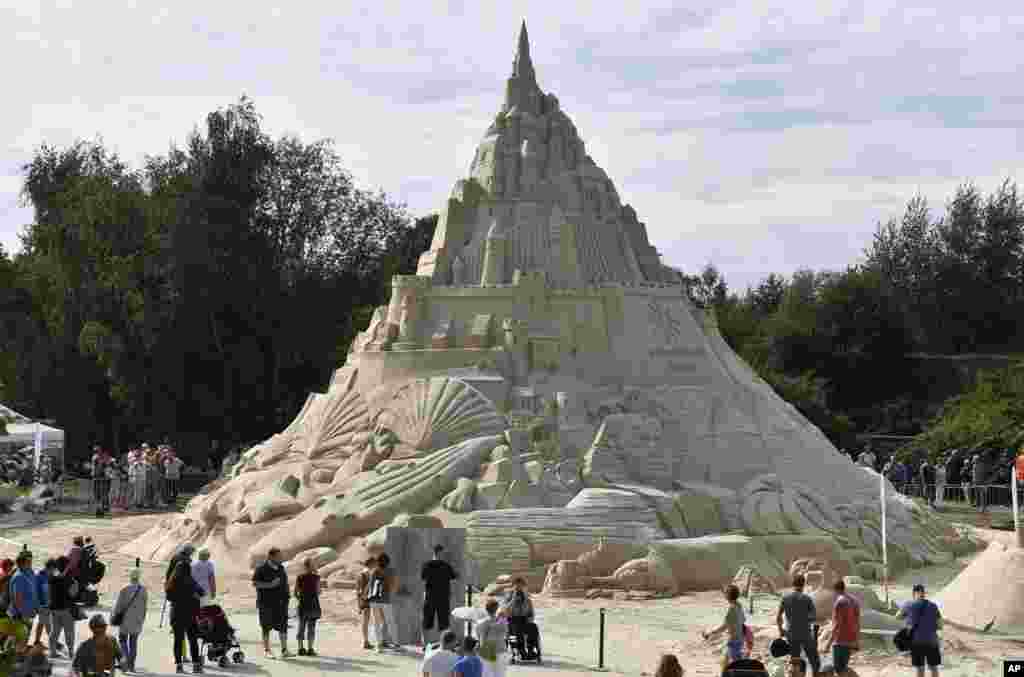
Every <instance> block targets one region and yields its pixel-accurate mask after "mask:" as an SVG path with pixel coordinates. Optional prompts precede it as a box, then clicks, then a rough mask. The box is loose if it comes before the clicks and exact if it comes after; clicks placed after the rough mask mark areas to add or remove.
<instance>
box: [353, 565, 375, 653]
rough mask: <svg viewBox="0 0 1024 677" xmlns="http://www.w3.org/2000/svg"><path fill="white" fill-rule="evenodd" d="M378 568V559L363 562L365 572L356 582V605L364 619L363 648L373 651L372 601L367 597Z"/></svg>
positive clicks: (360, 574)
mask: <svg viewBox="0 0 1024 677" xmlns="http://www.w3.org/2000/svg"><path fill="white" fill-rule="evenodd" d="M375 566H377V558H376V557H370V558H368V559H367V560H366V561H365V562H363V570H362V571H360V572H359V578H358V579H357V580H356V604H357V605H358V607H359V615H360V617H361V618H362V629H363V648H364V649H372V648H373V647H372V646H371V645H370V600H369V599H367V597H366V595H367V592H368V589H369V587H370V575H371V574H372V573H373V568H374V567H375Z"/></svg>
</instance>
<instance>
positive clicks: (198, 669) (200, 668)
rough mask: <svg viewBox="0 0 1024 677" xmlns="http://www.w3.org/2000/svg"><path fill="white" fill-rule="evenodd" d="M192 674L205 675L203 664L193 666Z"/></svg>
mask: <svg viewBox="0 0 1024 677" xmlns="http://www.w3.org/2000/svg"><path fill="white" fill-rule="evenodd" d="M192 674H193V675H201V674H203V666H202V665H201V664H196V665H193V666H192Z"/></svg>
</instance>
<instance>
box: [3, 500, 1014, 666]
mask: <svg viewBox="0 0 1024 677" xmlns="http://www.w3.org/2000/svg"><path fill="white" fill-rule="evenodd" d="M160 517H161V516H160V515H136V516H121V517H116V518H113V519H95V518H93V517H90V516H78V515H62V516H53V517H50V518H47V520H46V521H44V522H42V523H37V524H29V523H26V522H25V521H24V520H15V519H11V518H8V519H7V520H6V521H3V522H0V556H2V557H13V556H14V555H15V554H16V552H17V551H18V550H19V549H20V547H21V544H23V543H24V544H27V545H28V546H29V548H30V549H31V550H32V551H33V552H34V553H35V555H36V560H37V561H39V559H40V558H41V557H43V556H44V555H45V556H56V555H58V554H60V553H61V552H63V551H65V550H66V549H67V546H68V544H70V542H71V538H72V537H73V536H75V535H79V534H81V535H91V536H92V537H93V538H94V539H95V540H96V542H97V543H98V545H99V550H100V553H101V556H102V558H103V559H104V561H105V562H107V564H108V570H107V571H108V573H107V576H106V577H105V579H104V580H103V581H102V583H101V584H100V586H99V591H100V595H101V606H100V608H99V609H98V610H99V611H102V612H104V613H109V604H110V603H112V601H113V599H114V597H115V596H116V592H117V591H118V590H119V589H120V588H121V587H122V586H124V585H125V584H126V583H127V572H128V570H129V569H130V568H131V566H132V565H133V564H134V561H133V559H132V558H130V557H126V556H124V555H120V554H118V553H117V552H116V550H117V548H118V547H119V546H120V545H121V544H123V543H125V542H127V541H129V540H131V539H132V538H134V537H135V536H136V535H138V534H139V533H142V532H143V531H145V530H146V529H148V528H149V527H150V526H151V525H152V524H153V523H154V522H156V521H157V520H159V519H160ZM982 534H983V536H985V537H988V538H993V539H999V540H1004V539H1005V540H1010V539H1012V535H1011V534H1009V533H1007V532H1000V531H988V530H982ZM967 563H968V560H967V559H963V560H960V561H958V562H956V563H954V564H951V565H948V566H944V567H930V568H928V569H921V570H916V571H913V572H909V573H908V574H906V575H904V576H903V577H902V578H901V579H899V580H897V581H895V582H894V583H893V585H892V586H891V587H890V597H891V598H892V599H894V600H896V601H903V600H907V599H909V598H910V596H911V595H910V587H911V586H912V585H913V584H914V583H916V582H923V583H925V585H926V586H928V588H929V589H930V590H933V591H936V592H937V591H938V590H939V589H941V587H942V586H943V585H945V584H946V583H948V582H949V581H950V580H952V579H953V577H955V576H956V574H957V573H958V572H959V571H960V569H962V568H963V567H964V566H966V565H967ZM165 567H166V564H165V563H163V562H141V568H142V570H143V582H144V584H145V585H146V586H147V587H148V589H149V590H150V591H151V593H150V595H151V597H150V608H149V616H148V618H147V621H146V628H145V633H144V637H143V640H142V649H141V652H140V658H139V661H138V664H139V667H140V669H141V670H143V671H144V672H145V673H148V674H152V675H164V674H167V675H170V674H172V673H173V667H174V665H173V660H172V658H171V642H170V638H169V635H168V628H167V626H166V623H165V624H164V627H163V628H160V627H158V626H159V619H160V612H161V604H162V602H163V597H162V594H161V593H162V583H163V572H164V570H165ZM220 587H221V591H222V592H221V595H220V597H221V600H220V603H221V604H222V606H224V608H225V610H226V611H227V612H228V615H229V617H230V618H231V621H232V623H233V624H234V625H235V626H236V628H238V630H239V636H240V638H241V642H242V646H243V650H244V651H245V652H246V654H247V657H246V663H245V664H243V665H240V666H232V667H230V668H227V669H223V670H222V669H220V668H218V667H216V666H208V670H207V672H208V673H209V674H213V675H219V674H224V675H228V674H237V675H249V674H266V675H272V676H275V677H276V676H281V677H283V676H284V675H286V674H287V675H289V677H292V676H294V677H300V676H305V675H323V674H325V673H331V672H353V673H358V674H365V675H380V676H381V677H397V676H398V675H403V676H405V675H416V674H421V673H420V672H419V658H418V656H417V654H416V653H415V651H414V650H413V649H411V648H410V649H409V650H407V651H404V652H401V653H398V652H393V653H387V654H383V655H378V654H376V653H373V652H368V651H364V650H363V649H362V639H361V636H360V633H359V629H358V626H357V625H356V616H355V613H354V602H353V598H352V594H353V593H352V592H351V591H341V590H329V591H327V592H325V594H324V597H323V598H322V602H323V603H322V606H323V609H324V620H323V621H322V622H321V627H320V632H319V634H320V641H319V642H318V650H319V652H320V654H321V655H320V656H319V657H316V658H294V659H290V660H288V661H280V660H277V661H268V660H266V659H264V658H263V656H262V653H263V652H262V648H261V646H260V643H259V631H258V628H257V625H256V618H255V613H254V606H255V594H254V591H253V590H252V586H251V585H250V583H249V581H248V580H246V579H245V578H243V577H237V578H230V579H227V580H221V581H220ZM879 594H880V595H882V594H883V593H882V591H881V590H879ZM747 604H748V602H747V601H746V600H744V606H746V605H747ZM753 604H754V613H753V614H752V616H751V625H753V626H754V628H755V632H756V646H755V655H758V654H759V655H760V656H759V657H762V658H763V659H765V657H767V656H768V652H767V644H768V642H769V641H771V639H773V638H774V637H775V631H774V629H773V627H774V615H775V610H776V606H777V604H778V601H777V598H774V597H771V596H763V597H756V598H755V599H754V602H753ZM535 605H536V606H537V608H538V621H539V624H540V626H541V631H542V636H543V646H544V654H545V662H544V664H543V665H541V666H534V665H516V666H512V667H511V668H510V669H509V674H510V675H519V676H521V677H535V676H539V675H548V676H552V675H558V676H560V677H575V676H577V675H584V674H590V673H591V672H592V671H593V669H594V668H595V667H596V666H597V664H598V634H599V632H598V627H599V617H600V611H599V610H600V608H601V607H606V608H607V612H606V639H605V654H604V665H605V668H606V670H607V674H609V675H644V674H647V675H650V674H652V673H653V672H654V667H655V666H656V664H657V661H658V658H659V656H660V654H662V653H675V654H677V655H678V656H679V657H680V660H681V662H682V664H683V666H684V667H685V668H686V671H687V674H688V675H707V676H712V675H716V674H718V667H717V665H718V655H719V651H720V647H719V646H718V645H709V644H707V643H705V642H704V641H702V640H701V638H700V630H702V629H707V628H710V627H713V626H715V625H717V624H718V623H719V622H720V620H721V616H722V613H723V603H722V601H721V596H720V595H719V594H718V593H714V592H708V593H697V594H690V595H684V596H682V597H677V598H674V599H668V600H655V601H644V602H639V601H637V602H625V601H613V600H600V601H583V600H554V599H549V598H545V597H544V596H538V597H537V598H536V600H535ZM78 631H79V637H80V639H79V641H81V638H83V637H84V633H85V632H86V628H85V624H84V623H80V624H79V625H78ZM943 639H944V644H945V647H944V662H945V666H944V670H943V674H944V675H953V676H956V677H988V676H989V675H992V676H996V675H1002V674H1003V671H1002V661H1003V659H1004V658H1007V657H1024V642H1017V641H1011V640H1008V639H1000V638H996V637H992V636H984V637H983V636H979V635H978V634H976V633H972V632H968V631H966V630H962V629H955V628H950V627H947V629H946V630H945V631H944V632H943ZM291 649H292V651H294V650H295V644H294V640H291ZM766 662H767V663H768V664H769V666H770V668H772V670H771V671H772V672H773V673H774V667H775V666H777V665H779V664H778V662H773V661H771V660H767V659H766ZM67 666H68V663H67V661H61V660H58V661H57V662H56V664H55V674H56V675H65V674H67ZM853 667H854V668H855V669H856V670H857V671H858V673H859V674H860V675H862V676H864V677H882V676H895V675H908V674H913V671H912V669H911V667H910V664H909V658H908V657H907V656H905V655H904V656H901V655H898V654H895V653H893V651H892V645H891V641H888V640H878V641H875V642H874V643H873V644H872V645H871V646H866V647H865V650H863V651H861V652H859V653H858V654H856V655H855V657H854V659H853Z"/></svg>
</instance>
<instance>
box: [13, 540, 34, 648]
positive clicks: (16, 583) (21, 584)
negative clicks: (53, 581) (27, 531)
mask: <svg viewBox="0 0 1024 677" xmlns="http://www.w3.org/2000/svg"><path fill="white" fill-rule="evenodd" d="M14 564H15V566H17V570H16V571H15V572H14V575H12V576H11V579H10V581H9V582H8V584H7V585H8V586H9V587H8V596H9V599H10V606H9V607H8V608H7V615H8V616H9V617H10V618H11V619H12V620H14V621H15V622H18V623H22V624H24V626H25V637H26V638H27V637H28V634H29V632H30V631H31V630H32V624H33V623H34V622H35V619H36V614H37V613H38V612H39V583H38V581H37V580H36V573H35V571H33V570H32V553H30V552H28V551H27V550H22V551H21V552H20V553H18V557H17V558H16V559H15V560H14Z"/></svg>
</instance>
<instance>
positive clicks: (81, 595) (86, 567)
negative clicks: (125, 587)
mask: <svg viewBox="0 0 1024 677" xmlns="http://www.w3.org/2000/svg"><path fill="white" fill-rule="evenodd" d="M106 573H107V565H106V564H104V563H103V562H101V561H100V560H99V559H98V558H97V557H96V553H95V551H92V552H90V551H88V550H87V551H86V554H85V557H84V559H83V561H82V565H81V568H80V573H79V575H78V590H79V592H78V599H77V601H78V603H79V604H81V605H82V606H83V607H85V608H86V609H89V608H92V607H95V606H98V605H99V603H100V594H99V592H97V591H96V586H97V585H98V584H99V582H100V581H102V580H103V576H104V575H105V574H106Z"/></svg>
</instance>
